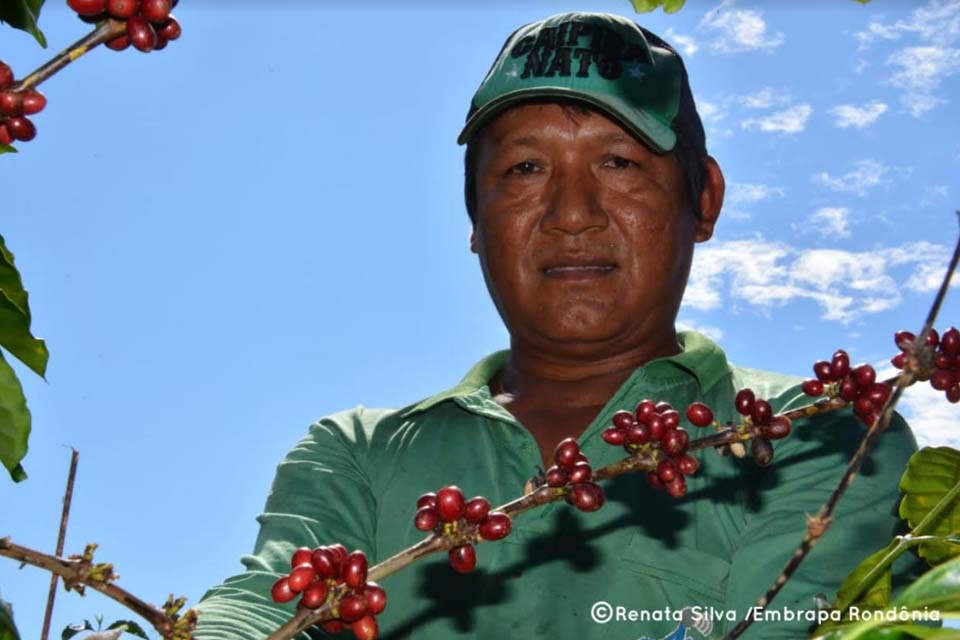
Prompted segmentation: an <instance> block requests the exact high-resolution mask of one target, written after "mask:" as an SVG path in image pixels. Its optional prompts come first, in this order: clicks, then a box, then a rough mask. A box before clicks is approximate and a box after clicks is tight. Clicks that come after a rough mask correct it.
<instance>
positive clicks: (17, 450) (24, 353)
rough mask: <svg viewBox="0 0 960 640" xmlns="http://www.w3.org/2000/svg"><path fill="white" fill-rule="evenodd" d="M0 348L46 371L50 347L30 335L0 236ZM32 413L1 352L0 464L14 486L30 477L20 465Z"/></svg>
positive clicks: (24, 301) (23, 297)
mask: <svg viewBox="0 0 960 640" xmlns="http://www.w3.org/2000/svg"><path fill="white" fill-rule="evenodd" d="M0 347H3V348H4V349H6V350H7V351H9V352H10V354H11V355H13V356H14V357H16V358H17V359H18V360H20V361H21V362H23V363H24V364H25V365H27V366H28V367H30V369H32V370H33V371H34V372H35V373H36V374H37V375H39V376H43V375H44V374H45V373H46V370H47V359H48V357H49V354H48V353H47V345H46V344H45V343H44V342H43V340H40V339H38V338H35V337H33V335H32V334H31V333H30V303H29V296H28V294H27V291H26V289H24V288H23V282H22V280H21V279H20V273H19V272H18V271H17V267H16V265H15V264H14V258H13V254H12V253H11V252H10V251H9V250H8V249H7V246H6V244H5V243H4V240H3V236H0ZM29 435H30V412H29V411H28V410H27V401H26V398H24V396H23V387H21V386H20V381H19V380H18V379H17V375H16V373H14V371H13V368H12V367H11V366H10V364H9V363H8V362H7V361H6V359H5V358H4V357H3V353H2V352H0V462H2V463H3V466H4V467H6V468H7V470H8V471H9V472H10V475H11V477H12V478H13V480H14V481H15V482H20V481H21V480H23V479H24V478H26V477H27V474H26V473H25V472H24V470H23V467H21V466H20V461H21V460H23V457H24V456H25V455H26V453H27V437H28V436H29Z"/></svg>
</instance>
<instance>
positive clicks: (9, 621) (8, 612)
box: [0, 600, 20, 640]
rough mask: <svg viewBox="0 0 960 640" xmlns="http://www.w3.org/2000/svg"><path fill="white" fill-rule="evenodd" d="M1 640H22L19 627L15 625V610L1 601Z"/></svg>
mask: <svg viewBox="0 0 960 640" xmlns="http://www.w3.org/2000/svg"><path fill="white" fill-rule="evenodd" d="M0 640H20V634H19V633H18V632H17V625H15V624H13V608H12V607H11V606H10V605H9V604H8V603H6V602H4V601H3V600H0Z"/></svg>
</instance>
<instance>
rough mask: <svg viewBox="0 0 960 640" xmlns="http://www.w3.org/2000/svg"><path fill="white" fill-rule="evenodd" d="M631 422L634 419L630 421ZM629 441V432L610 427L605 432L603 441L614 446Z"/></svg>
mask: <svg viewBox="0 0 960 640" xmlns="http://www.w3.org/2000/svg"><path fill="white" fill-rule="evenodd" d="M630 420H631V422H632V421H633V418H631V419H630ZM626 439H627V432H626V431H624V430H623V429H618V428H616V427H610V428H609V429H605V430H604V432H603V441H604V442H606V443H607V444H612V445H614V446H619V445H621V444H623V442H624V441H625V440H626Z"/></svg>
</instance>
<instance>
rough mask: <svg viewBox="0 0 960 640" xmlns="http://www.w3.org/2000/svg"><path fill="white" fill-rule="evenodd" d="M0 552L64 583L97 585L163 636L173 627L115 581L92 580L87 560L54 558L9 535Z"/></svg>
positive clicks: (0, 543) (2, 540)
mask: <svg viewBox="0 0 960 640" xmlns="http://www.w3.org/2000/svg"><path fill="white" fill-rule="evenodd" d="M0 556H6V557H8V558H13V559H14V560H18V561H20V562H25V563H27V564H30V565H33V566H35V567H40V568H41V569H46V570H47V571H50V572H51V573H54V574H57V575H59V576H60V577H62V578H63V582H64V584H65V585H67V586H69V587H72V586H73V585H78V584H83V585H86V586H88V587H90V588H92V589H96V590H97V591H99V592H100V593H102V594H103V595H105V596H107V597H108V598H111V599H113V600H116V601H117V602H119V603H120V604H122V605H123V606H125V607H126V608H127V609H130V610H131V611H133V612H134V613H136V614H137V615H139V616H140V617H142V618H143V619H144V620H146V621H147V622H149V623H150V624H151V625H153V628H154V629H156V630H157V632H158V633H159V634H160V635H161V636H163V637H169V636H170V635H171V634H172V633H173V631H174V625H175V620H174V619H173V618H171V617H170V616H168V615H167V614H166V613H164V612H163V611H161V610H160V609H157V608H156V607H154V606H152V605H150V604H148V603H147V602H144V601H143V600H141V599H140V598H138V597H136V596H135V595H133V594H132V593H129V592H128V591H125V590H124V589H121V588H120V587H118V586H116V585H114V584H111V583H109V582H107V581H104V580H95V579H92V578H91V577H90V576H89V575H85V574H86V573H87V571H88V570H89V569H90V566H91V565H90V563H89V562H84V561H82V560H64V559H63V558H57V557H55V556H51V555H48V554H46V553H43V552H41V551H36V550H34V549H30V548H28V547H22V546H20V545H18V544H14V543H13V542H11V541H10V538H9V537H7V538H0ZM85 570H87V571H85Z"/></svg>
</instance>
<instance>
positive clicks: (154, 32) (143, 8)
mask: <svg viewBox="0 0 960 640" xmlns="http://www.w3.org/2000/svg"><path fill="white" fill-rule="evenodd" d="M177 2H178V0H67V4H68V5H70V8H71V9H73V10H74V11H76V12H77V14H79V16H80V19H81V20H83V21H84V22H100V21H101V20H106V19H107V18H113V19H114V20H126V22H127V32H126V33H125V34H123V35H119V36H117V37H116V38H114V39H113V40H110V41H109V42H107V43H106V44H107V47H109V48H111V49H113V50H114V51H122V50H124V49H126V48H127V47H129V46H130V45H131V44H132V45H133V46H134V48H136V49H138V50H140V51H143V52H144V53H148V52H150V51H153V50H155V49H163V48H164V47H166V46H167V42H169V41H170V40H176V39H177V38H179V37H180V23H179V22H177V19H176V18H174V17H173V16H172V15H171V14H170V11H171V10H172V9H173V8H174V7H176V6H177Z"/></svg>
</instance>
